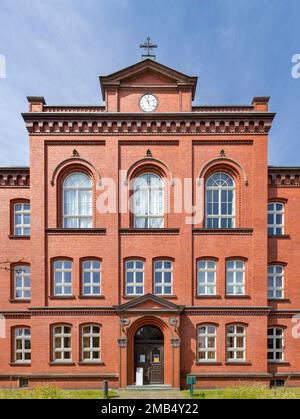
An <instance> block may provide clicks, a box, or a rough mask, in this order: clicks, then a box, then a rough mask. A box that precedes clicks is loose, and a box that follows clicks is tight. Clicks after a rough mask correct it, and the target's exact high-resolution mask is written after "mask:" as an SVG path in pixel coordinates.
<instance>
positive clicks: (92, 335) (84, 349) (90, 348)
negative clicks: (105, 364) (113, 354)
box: [81, 324, 101, 363]
mask: <svg viewBox="0 0 300 419" xmlns="http://www.w3.org/2000/svg"><path fill="white" fill-rule="evenodd" d="M94 327H97V328H98V329H99V332H98V333H96V332H94V330H93V328H94ZM87 328H88V329H89V331H88V332H85V330H84V329H87ZM94 338H98V339H99V346H98V347H94V346H93V339H94ZM85 339H88V340H89V346H88V347H86V346H85V344H84V340H85ZM96 352H99V356H98V357H97V358H94V357H93V354H94V353H96ZM85 353H87V354H89V357H88V358H85V357H84V354H85ZM81 358H82V362H86V363H89V362H90V363H91V362H100V361H101V327H100V326H99V325H97V324H85V325H83V326H81Z"/></svg>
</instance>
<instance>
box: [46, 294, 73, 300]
mask: <svg viewBox="0 0 300 419" xmlns="http://www.w3.org/2000/svg"><path fill="white" fill-rule="evenodd" d="M49 300H76V297H75V295H70V296H67V295H66V296H59V295H51V296H50V297H49Z"/></svg>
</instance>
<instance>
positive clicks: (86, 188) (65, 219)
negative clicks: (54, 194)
mask: <svg viewBox="0 0 300 419" xmlns="http://www.w3.org/2000/svg"><path fill="white" fill-rule="evenodd" d="M76 175H81V176H85V177H86V179H88V180H89V183H90V186H66V181H67V180H68V179H70V178H71V177H72V176H76ZM66 191H75V193H76V199H75V200H74V203H75V206H76V210H77V211H76V214H66V213H65V206H66V202H65V192H66ZM79 192H91V198H90V206H91V213H89V214H80V210H79V206H80V202H79ZM92 203H93V185H92V181H91V179H90V178H89V176H88V175H87V174H85V173H83V172H73V173H71V174H70V175H68V176H67V177H66V178H65V179H64V181H63V188H62V213H63V228H78V229H80V228H92V227H93V209H92ZM69 219H74V220H76V227H69V226H68V225H67V222H68V220H69ZM81 220H86V221H87V226H84V227H81V226H80V221H81Z"/></svg>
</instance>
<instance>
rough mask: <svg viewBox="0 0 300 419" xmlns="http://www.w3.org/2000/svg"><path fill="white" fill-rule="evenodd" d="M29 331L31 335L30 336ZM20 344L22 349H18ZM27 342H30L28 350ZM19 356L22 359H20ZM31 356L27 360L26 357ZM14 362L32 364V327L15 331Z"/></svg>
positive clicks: (17, 328) (18, 328) (19, 328)
mask: <svg viewBox="0 0 300 419" xmlns="http://www.w3.org/2000/svg"><path fill="white" fill-rule="evenodd" d="M28 331H29V334H28ZM18 341H19V342H20V344H21V345H20V346H21V347H20V348H17V346H18V344H17V342H18ZM26 342H29V348H26ZM18 354H19V355H20V357H21V359H18ZM28 354H29V356H30V358H29V359H26V355H28ZM14 362H15V363H16V364H30V363H31V329H30V327H16V328H15V329H14Z"/></svg>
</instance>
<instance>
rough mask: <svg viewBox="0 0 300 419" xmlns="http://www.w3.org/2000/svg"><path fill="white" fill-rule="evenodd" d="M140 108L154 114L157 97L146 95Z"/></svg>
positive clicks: (141, 100)
mask: <svg viewBox="0 0 300 419" xmlns="http://www.w3.org/2000/svg"><path fill="white" fill-rule="evenodd" d="M140 107H141V109H142V110H143V111H144V112H152V111H154V109H156V107H157V99H156V97H155V96H153V95H150V94H146V95H144V96H142V97H141V99H140Z"/></svg>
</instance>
